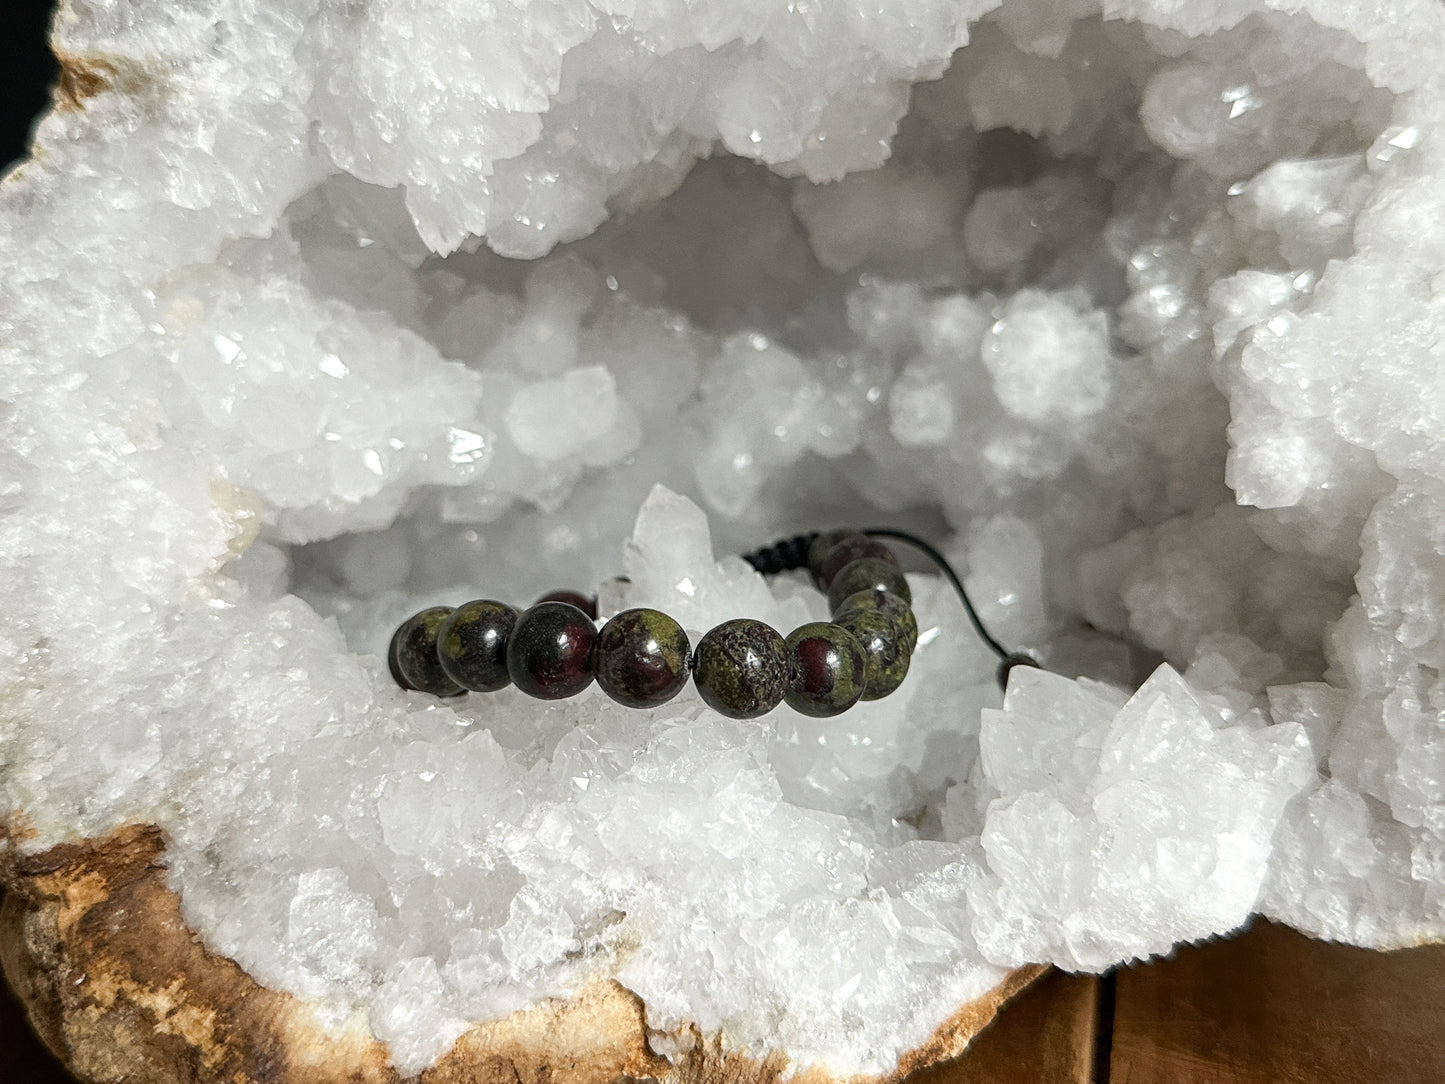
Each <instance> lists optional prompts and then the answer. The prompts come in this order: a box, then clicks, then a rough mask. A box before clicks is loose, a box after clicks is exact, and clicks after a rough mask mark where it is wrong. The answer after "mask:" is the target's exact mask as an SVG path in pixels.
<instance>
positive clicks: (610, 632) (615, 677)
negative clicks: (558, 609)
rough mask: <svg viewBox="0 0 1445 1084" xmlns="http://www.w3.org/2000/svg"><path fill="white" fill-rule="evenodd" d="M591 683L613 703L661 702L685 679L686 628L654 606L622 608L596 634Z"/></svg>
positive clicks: (645, 704) (644, 704)
mask: <svg viewBox="0 0 1445 1084" xmlns="http://www.w3.org/2000/svg"><path fill="white" fill-rule="evenodd" d="M592 661H593V666H594V668H595V669H596V671H597V684H598V685H600V686H601V687H602V691H603V692H605V693H606V694H607V695H608V696H610V697H612V699H613V700H616V701H617V702H618V703H619V704H625V705H626V706H627V707H629V708H651V707H656V706H657V705H658V704H665V703H667V702H668V701H669V700H671V699H672V698H673V697H674V696H676V695H677V694H678V693H679V692H681V691H682V687H683V686H684V685H686V684H687V673H688V667H687V664H688V642H687V633H685V632H683V631H682V626H681V625H679V624H678V623H677V622H676V621H674V620H673V619H672V618H670V617H668V616H667V614H665V613H661V612H660V611H658V610H648V609H638V610H623V611H622V613H620V614H618V615H617V616H616V617H614V618H612V620H610V621H608V622H607V624H605V625H603V626H602V631H601V632H599V633H598V634H597V646H596V647H595V648H593V660H592Z"/></svg>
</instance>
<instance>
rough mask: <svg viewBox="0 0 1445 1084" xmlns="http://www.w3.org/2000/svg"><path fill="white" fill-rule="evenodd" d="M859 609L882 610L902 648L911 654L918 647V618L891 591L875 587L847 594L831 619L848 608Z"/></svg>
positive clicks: (911, 609) (906, 604)
mask: <svg viewBox="0 0 1445 1084" xmlns="http://www.w3.org/2000/svg"><path fill="white" fill-rule="evenodd" d="M859 609H869V610H880V611H882V613H883V615H884V616H885V617H888V618H889V619H890V620H892V622H893V624H894V627H895V628H896V629H897V631H898V638H899V642H900V643H901V644H902V645H903V650H904V651H906V652H908V654H910V655H911V654H913V651H914V649H915V648H917V647H918V618H917V617H915V616H914V615H913V607H911V606H910V605H908V603H907V602H905V601H904V600H903V599H902V598H900V597H899V596H898V595H895V594H893V593H892V592H891V591H879V590H878V589H876V588H875V589H873V590H870V591H859V592H858V593H857V594H856V595H849V596H848V597H847V598H845V599H844V600H843V601H842V602H840V603H839V604H838V609H837V612H836V613H835V614H834V615H833V620H835V621H836V620H837V619H838V617H839V616H841V615H842V614H845V613H847V612H848V611H849V610H859Z"/></svg>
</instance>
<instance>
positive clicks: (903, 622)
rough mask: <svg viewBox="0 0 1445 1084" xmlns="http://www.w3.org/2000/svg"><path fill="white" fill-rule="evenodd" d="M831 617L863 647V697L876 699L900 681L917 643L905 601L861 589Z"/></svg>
mask: <svg viewBox="0 0 1445 1084" xmlns="http://www.w3.org/2000/svg"><path fill="white" fill-rule="evenodd" d="M833 621H834V622H835V623H837V624H838V625H841V626H842V627H843V628H845V629H847V630H848V631H849V632H850V633H852V634H853V636H854V637H855V638H856V639H857V640H858V642H859V644H861V645H862V647H863V653H864V656H865V657H866V660H867V662H866V666H865V668H864V669H865V677H864V690H863V699H864V700H878V699H880V698H882V697H885V696H887V695H888V694H889V693H891V692H893V690H894V689H896V688H898V686H899V685H901V684H903V679H904V678H905V677H907V676H908V665H909V663H910V662H911V661H912V658H913V649H914V647H916V646H917V644H918V620H917V619H916V618H915V617H914V616H913V611H912V610H911V609H909V608H908V604H907V603H906V602H904V601H903V600H902V599H901V598H899V597H898V596H897V595H892V594H889V593H888V592H886V591H860V592H858V594H856V595H852V596H850V597H849V598H848V599H847V601H846V603H845V604H844V605H843V606H842V607H840V608H839V610H838V612H837V613H836V614H834V615H833Z"/></svg>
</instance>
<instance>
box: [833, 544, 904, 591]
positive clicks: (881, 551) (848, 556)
mask: <svg viewBox="0 0 1445 1084" xmlns="http://www.w3.org/2000/svg"><path fill="white" fill-rule="evenodd" d="M865 557H872V558H874V559H876V560H879V561H883V562H884V563H886V564H890V565H892V566H893V567H894V568H897V567H898V558H897V557H896V556H894V554H893V551H892V550H891V549H889V548H888V547H887V546H885V545H884V544H883V543H882V542H879V541H877V540H876V539H872V538H869V537H868V536H867V535H861V534H849V535H844V536H843V537H842V538H841V539H839V540H838V541H837V542H835V543H834V544H833V547H832V548H831V549H830V550H828V554H827V556H826V557H824V558H823V563H822V564H821V565H819V566H818V587H819V589H820V590H823V591H826V590H828V588H829V587H831V586H832V584H833V580H834V579H835V578H837V575H838V573H840V572H842V571H843V569H844V568H846V567H847V566H848V565H851V564H852V563H853V562H854V561H861V560H862V559H863V558H865Z"/></svg>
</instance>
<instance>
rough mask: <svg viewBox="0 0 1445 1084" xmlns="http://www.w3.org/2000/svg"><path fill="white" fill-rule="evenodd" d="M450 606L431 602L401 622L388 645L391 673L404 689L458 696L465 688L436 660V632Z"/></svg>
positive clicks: (446, 615) (387, 657) (445, 617)
mask: <svg viewBox="0 0 1445 1084" xmlns="http://www.w3.org/2000/svg"><path fill="white" fill-rule="evenodd" d="M451 613H452V608H451V607H450V606H433V607H431V608H430V609H426V610H422V611H421V612H420V613H418V614H413V615H412V616H411V617H409V618H407V619H406V620H405V621H403V622H402V623H401V626H400V627H399V628H398V629H397V630H396V632H395V633H394V634H393V635H392V637H391V644H390V645H389V646H388V647H387V651H386V662H387V665H388V666H389V667H390V668H391V676H392V678H393V679H394V680H395V681H396V683H397V684H398V685H400V686H401V687H402V688H403V689H415V690H416V691H417V692H423V693H431V694H432V695H433V696H460V695H461V694H462V693H464V692H466V690H465V689H463V688H462V687H461V686H460V685H458V684H457V683H456V682H455V681H453V680H452V679H451V678H449V677H448V676H447V674H446V671H444V670H443V669H442V668H441V664H440V663H439V662H438V661H437V632H438V630H439V629H440V628H441V625H442V622H444V621H445V620H446V619H447V618H448V617H450V616H451Z"/></svg>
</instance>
